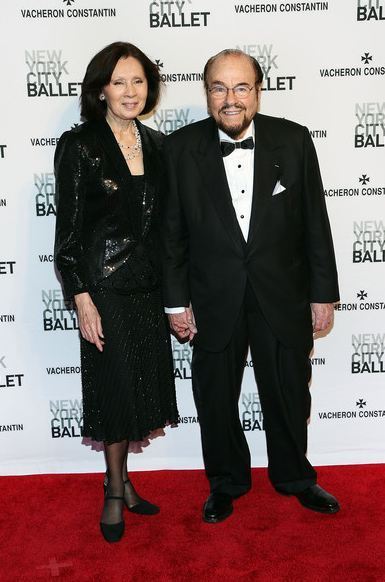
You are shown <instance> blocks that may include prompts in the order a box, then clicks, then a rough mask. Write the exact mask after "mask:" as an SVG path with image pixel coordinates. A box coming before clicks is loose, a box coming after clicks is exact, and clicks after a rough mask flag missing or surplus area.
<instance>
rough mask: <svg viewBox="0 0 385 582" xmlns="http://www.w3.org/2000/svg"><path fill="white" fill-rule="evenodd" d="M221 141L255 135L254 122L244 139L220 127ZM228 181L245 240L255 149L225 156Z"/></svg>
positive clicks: (178, 309) (179, 310)
mask: <svg viewBox="0 0 385 582" xmlns="http://www.w3.org/2000/svg"><path fill="white" fill-rule="evenodd" d="M218 133H219V139H220V141H229V142H231V143H236V142H237V141H243V140H244V139H247V138H248V137H252V138H253V140H254V143H255V137H254V123H251V124H250V125H249V127H248V128H247V131H246V133H245V135H244V136H243V138H242V139H239V140H234V139H231V138H230V137H229V136H228V135H227V134H226V133H224V132H223V131H222V130H221V129H218ZM223 163H224V166H225V172H226V178H227V183H228V185H229V189H230V194H231V200H232V203H233V206H234V210H235V214H236V216H237V220H238V223H239V226H240V229H241V231H242V234H243V236H244V239H245V241H247V237H248V234H249V226H250V217H251V204H252V201H253V183H254V149H252V150H250V149H247V150H246V149H242V148H236V149H235V150H234V151H233V152H231V154H229V155H228V156H225V157H224V158H223ZM164 310H165V312H166V313H168V314H173V313H183V312H184V310H185V308H184V307H165V308H164Z"/></svg>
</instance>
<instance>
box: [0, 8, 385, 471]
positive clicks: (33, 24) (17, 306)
mask: <svg viewBox="0 0 385 582" xmlns="http://www.w3.org/2000/svg"><path fill="white" fill-rule="evenodd" d="M384 34H385V0H329V1H328V2H279V1H278V2H273V1H269V0H262V1H260V2H257V3H248V2H245V1H244V0H238V1H235V0H184V1H183V0H180V1H177V0H169V1H166V0H156V1H147V0H136V1H134V0H93V1H92V2H89V1H87V0H33V1H32V0H14V1H13V2H7V3H4V4H3V6H2V7H1V24H0V45H1V54H2V59H1V63H0V77H1V79H2V90H1V92H0V171H1V181H0V467H1V468H0V470H1V474H4V475H6V474H24V473H26V474H28V473H43V472H44V473H51V472H52V473H55V472H86V471H102V470H103V469H104V459H103V452H102V447H100V445H99V444H97V443H93V442H90V441H86V440H84V439H83V437H82V399H81V385H80V367H79V341H78V329H77V319H76V313H75V311H74V309H73V306H72V305H68V304H66V303H64V301H63V294H62V291H61V286H60V281H59V279H58V277H57V275H56V273H55V269H54V264H53V255H52V253H53V239H54V225H55V214H56V208H55V179H54V174H53V154H54V150H55V146H56V144H57V142H58V138H59V137H60V135H61V134H62V132H64V131H65V130H67V129H69V128H71V127H74V126H75V125H76V124H78V123H80V118H79V107H78V102H79V95H80V90H81V80H82V78H83V76H84V72H85V69H86V66H87V64H88V62H89V60H90V59H91V57H92V56H93V55H94V54H95V53H96V52H97V51H99V50H100V49H101V48H102V47H104V46H105V45H107V44H109V43H111V42H113V41H116V40H123V41H129V42H132V43H134V44H137V45H138V46H139V47H140V48H141V49H142V50H143V51H144V52H145V53H147V54H148V55H149V56H150V57H151V58H152V59H153V60H154V61H155V62H156V63H157V65H158V67H159V69H160V71H161V74H162V77H163V80H164V84H165V88H164V91H163V97H162V101H161V103H160V105H159V107H158V109H157V110H156V111H155V112H154V113H153V115H152V116H150V117H149V118H148V119H146V120H145V123H148V124H149V125H150V126H152V127H154V128H157V129H159V130H161V131H163V132H164V133H166V134H169V133H171V132H173V131H175V130H177V129H178V128H180V127H182V126H184V125H186V124H189V123H193V122H194V121H197V120H199V119H202V118H204V117H206V115H207V113H206V107H205V96H204V91H203V83H202V71H203V67H204V64H205V62H206V60H207V59H208V58H209V57H210V56H211V55H213V54H215V53H217V52H218V51H220V50H222V49H223V48H229V47H236V48H240V49H242V50H244V51H245V52H247V53H249V54H251V55H253V56H255V57H256V58H257V59H258V60H259V62H260V64H261V66H262V68H263V70H264V73H265V81H264V87H263V89H264V91H263V93H262V103H261V112H262V113H265V114H268V115H275V116H280V117H285V118H288V119H292V120H294V121H297V122H299V123H301V124H303V125H306V126H307V127H308V128H309V130H310V132H311V135H312V136H313V139H314V142H315V146H316V149H317V151H318V155H319V160H320V165H321V169H322V175H323V180H324V188H325V197H326V202H327V206H328V209H329V214H330V220H331V224H332V230H333V234H334V241H335V247H336V255H337V261H338V268H339V275H340V285H341V303H340V304H339V305H338V306H337V307H336V312H335V323H334V329H333V331H332V333H330V334H329V335H327V336H326V337H322V338H319V339H318V340H317V341H316V343H315V348H314V352H313V354H312V362H313V380H312V396H313V404H312V415H311V420H310V424H309V457H310V459H311V461H312V462H313V463H314V464H321V465H322V464H347V463H370V462H385V437H384V435H385V431H384V427H385V155H384V154H385V147H384V146H385V45H384V41H383V39H384ZM172 347H173V356H174V365H175V378H176V383H177V395H178V402H179V411H180V424H179V427H178V428H174V429H166V431H165V435H163V436H162V435H160V436H159V437H158V438H155V439H153V440H152V441H151V444H150V445H149V446H147V445H148V443H143V445H142V446H139V445H137V446H136V448H135V450H134V451H133V454H132V455H131V457H130V462H131V466H132V467H133V468H134V469H141V470H148V469H162V468H176V469H181V468H200V467H202V459H201V449H200V438H199V424H198V419H197V416H196V411H195V407H194V403H193V399H192V395H191V369H190V363H191V355H192V353H191V348H190V347H189V345H188V344H184V345H181V344H179V343H178V341H177V340H175V339H172ZM218 406H221V403H220V402H218ZM239 411H240V416H241V419H242V423H243V428H244V430H245V433H246V435H247V438H248V440H249V443H250V448H251V451H252V456H253V464H254V466H265V465H266V449H265V435H264V426H263V415H262V412H261V407H260V402H259V397H258V392H257V388H256V385H255V383H254V379H253V363H252V361H251V359H250V358H248V360H247V363H246V368H245V376H244V382H243V389H242V395H241V398H240V403H239Z"/></svg>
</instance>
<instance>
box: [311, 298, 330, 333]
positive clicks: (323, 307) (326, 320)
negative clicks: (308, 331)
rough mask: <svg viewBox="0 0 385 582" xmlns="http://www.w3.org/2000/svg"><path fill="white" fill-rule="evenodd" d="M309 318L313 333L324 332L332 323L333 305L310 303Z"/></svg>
mask: <svg viewBox="0 0 385 582" xmlns="http://www.w3.org/2000/svg"><path fill="white" fill-rule="evenodd" d="M310 306H311V318H312V323H313V333H317V331H324V330H325V329H326V328H328V327H329V326H330V325H331V324H332V321H333V315H334V304H333V303H311V304H310Z"/></svg>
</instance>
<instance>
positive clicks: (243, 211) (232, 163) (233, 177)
mask: <svg viewBox="0 0 385 582" xmlns="http://www.w3.org/2000/svg"><path fill="white" fill-rule="evenodd" d="M218 131H219V139H220V140H221V141H229V142H231V143H236V142H237V141H243V140H244V139H247V138H248V137H252V138H253V139H254V124H253V123H251V124H250V125H249V127H248V129H247V131H246V133H245V135H244V137H243V138H242V139H240V140H233V139H231V138H229V136H228V135H226V134H225V133H224V132H223V131H222V130H221V129H219V130H218ZM254 141H255V140H254ZM223 163H224V165H225V171H226V178H227V183H228V185H229V189H230V194H231V200H232V202H233V206H234V210H235V214H236V216H237V220H238V223H239V226H240V229H241V231H242V234H243V236H244V239H245V240H247V237H248V234H249V225H250V216H251V203H252V201H253V182H254V150H244V149H242V148H236V149H235V150H234V151H233V152H232V153H231V154H230V155H228V156H225V157H224V158H223Z"/></svg>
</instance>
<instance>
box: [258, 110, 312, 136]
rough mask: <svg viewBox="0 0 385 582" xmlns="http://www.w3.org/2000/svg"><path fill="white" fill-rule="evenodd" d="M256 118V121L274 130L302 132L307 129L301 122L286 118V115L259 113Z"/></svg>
mask: <svg viewBox="0 0 385 582" xmlns="http://www.w3.org/2000/svg"><path fill="white" fill-rule="evenodd" d="M255 120H256V123H258V124H261V125H263V126H266V127H269V129H271V130H272V131H274V130H277V131H288V132H294V133H298V132H300V133H302V132H303V131H304V130H305V129H306V128H305V126H303V125H301V124H300V123H297V122H296V121H292V120H291V119H286V118H285V117H274V116H272V115H264V114H262V113H257V115H256V118H255Z"/></svg>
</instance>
